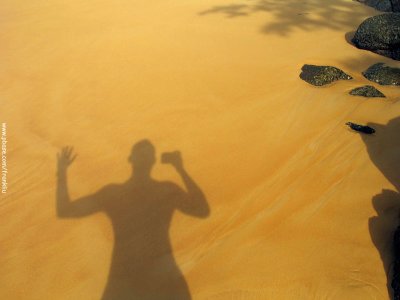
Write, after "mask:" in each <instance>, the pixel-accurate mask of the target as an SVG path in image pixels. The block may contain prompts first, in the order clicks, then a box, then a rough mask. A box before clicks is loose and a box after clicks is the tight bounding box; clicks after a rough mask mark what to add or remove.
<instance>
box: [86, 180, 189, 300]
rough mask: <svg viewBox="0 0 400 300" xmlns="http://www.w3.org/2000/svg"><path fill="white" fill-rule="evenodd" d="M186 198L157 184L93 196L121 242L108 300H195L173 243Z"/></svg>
mask: <svg viewBox="0 0 400 300" xmlns="http://www.w3.org/2000/svg"><path fill="white" fill-rule="evenodd" d="M183 195H184V192H183V190H181V189H180V188H179V187H178V186H177V185H175V184H173V183H170V182H158V181H155V180H149V181H147V182H144V183H141V184H137V183H135V182H129V181H128V182H126V183H124V184H121V185H108V186H106V187H105V188H103V189H102V190H100V191H99V192H98V193H96V194H95V195H93V199H92V200H93V201H90V202H91V203H92V205H95V206H97V207H96V208H95V207H93V208H94V210H99V211H103V212H104V213H106V214H107V215H108V217H109V218H110V220H111V222H112V227H113V231H114V238H115V242H114V249H113V254H112V262H111V267H110V272H109V277H108V282H107V286H106V288H105V291H104V294H103V297H102V299H103V300H106V299H118V300H123V299H143V300H145V299H171V300H172V299H183V300H188V299H190V294H189V290H188V287H187V284H186V281H185V279H184V277H183V275H182V273H181V271H180V270H179V268H178V267H177V265H176V263H175V259H174V257H173V255H172V248H171V243H170V238H169V226H170V223H171V219H172V216H173V213H174V210H175V209H179V206H180V202H181V201H184V196H183Z"/></svg>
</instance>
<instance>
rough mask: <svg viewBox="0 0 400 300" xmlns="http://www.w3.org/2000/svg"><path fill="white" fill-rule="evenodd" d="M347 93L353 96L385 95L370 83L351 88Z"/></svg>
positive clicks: (382, 96)
mask: <svg viewBox="0 0 400 300" xmlns="http://www.w3.org/2000/svg"><path fill="white" fill-rule="evenodd" d="M349 94H350V95H353V96H363V97H381V98H385V97H386V96H385V95H384V94H382V93H381V92H380V91H379V90H377V89H376V88H374V87H373V86H372V85H364V86H361V87H358V88H355V89H352V90H351V91H350V93H349Z"/></svg>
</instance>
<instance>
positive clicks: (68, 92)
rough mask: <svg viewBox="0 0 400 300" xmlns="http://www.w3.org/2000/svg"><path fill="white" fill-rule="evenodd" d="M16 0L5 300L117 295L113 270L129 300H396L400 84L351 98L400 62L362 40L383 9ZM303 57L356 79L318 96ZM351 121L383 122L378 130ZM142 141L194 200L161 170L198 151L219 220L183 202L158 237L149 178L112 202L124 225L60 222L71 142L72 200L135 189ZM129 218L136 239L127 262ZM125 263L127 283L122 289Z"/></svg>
mask: <svg viewBox="0 0 400 300" xmlns="http://www.w3.org/2000/svg"><path fill="white" fill-rule="evenodd" d="M1 6H2V9H1V11H0V24H1V26H0V45H1V46H0V64H1V68H0V104H1V106H0V122H6V123H7V166H8V174H7V180H8V189H7V193H6V194H1V195H0V219H1V227H0V249H1V251H0V253H1V254H0V266H1V269H0V282H1V285H0V299H40V300H42V299H74V300H75V299H85V300H86V299H101V298H102V295H103V293H104V290H105V287H106V286H107V285H110V284H109V283H110V282H111V281H110V280H111V279H113V280H114V281H113V282H118V283H116V284H115V285H114V290H115V291H118V292H120V294H118V295H117V294H115V295H114V298H113V295H108V298H107V299H116V300H119V299H185V300H186V299H189V298H190V297H191V298H192V299H297V300H298V299H339V300H343V299H388V298H389V296H388V289H387V286H386V284H387V279H386V273H385V270H384V264H383V262H382V259H383V261H385V260H386V262H385V263H386V265H387V264H388V262H389V263H390V249H389V246H388V243H389V242H390V233H391V232H392V231H393V230H394V228H395V227H396V224H397V223H396V215H397V213H396V212H397V211H396V210H395V209H393V208H395V207H398V206H400V205H399V204H398V203H400V200H399V199H400V197H399V196H398V194H397V190H398V188H397V187H398V186H399V185H397V187H396V183H398V182H400V174H398V172H396V170H398V169H399V168H398V167H400V164H399V163H400V161H399V159H397V158H396V153H399V151H400V139H399V138H398V137H399V132H400V124H399V123H400V122H399V121H398V120H396V118H397V117H398V116H399V114H400V102H398V100H399V99H400V98H399V88H396V87H378V86H377V85H375V86H377V87H378V88H379V89H380V90H381V91H382V92H383V93H385V94H386V95H387V97H388V98H387V99H386V100H382V99H367V100H366V99H364V98H361V97H354V96H350V95H348V92H349V90H351V89H352V88H354V87H357V86H360V85H364V84H370V83H369V82H368V81H367V80H366V79H365V78H364V77H363V76H362V75H361V72H362V71H364V70H365V69H366V68H367V67H368V66H370V65H371V64H373V63H376V62H386V63H388V64H390V65H392V66H396V64H397V66H398V65H399V64H398V63H396V62H394V61H392V60H390V59H386V58H383V57H380V56H378V55H376V54H373V53H370V52H367V51H362V50H358V49H356V48H355V47H353V46H352V45H351V44H350V43H349V42H348V41H347V40H349V36H350V37H351V32H352V31H354V30H355V29H356V28H357V26H358V24H360V23H361V21H362V20H364V19H365V18H367V17H369V16H372V15H374V14H377V12H376V11H374V10H373V9H371V8H368V7H365V6H362V5H361V4H359V3H357V2H353V1H350V0H336V1H334V0H327V1H317V0H305V1H295V0H288V1H280V0H248V1H247V0H237V1H235V0H202V1H200V0H190V1H187V0H186V1H183V0H166V1H154V0H149V1H132V0H130V1H128V0H112V1H104V0H96V1H94V0H86V1H78V0H70V1H62V0H54V1H45V0H31V1H22V0H3V1H2V4H1ZM346 39H347V40H346ZM306 63H308V64H317V65H333V66H336V67H339V68H341V69H343V70H344V71H345V72H347V73H348V74H350V75H352V76H353V77H354V80H351V81H341V82H337V83H334V84H332V85H329V86H326V87H321V88H317V87H314V86H311V85H309V84H307V83H305V82H304V81H302V80H300V79H299V73H300V69H301V67H302V65H303V64H306ZM346 121H353V122H357V123H362V124H366V123H375V124H379V125H375V128H376V129H377V133H376V135H375V136H364V137H363V136H360V135H359V134H357V133H354V132H352V131H350V130H349V129H348V128H347V127H346V126H345V125H344V123H345V122H346ZM389 122H390V123H389ZM143 139H147V140H149V141H150V142H151V143H152V144H153V145H154V147H155V150H156V157H157V162H156V164H155V166H154V169H153V172H152V177H153V179H154V180H158V181H169V182H172V183H174V184H173V185H172V184H171V186H175V187H176V185H178V186H179V187H180V189H181V191H182V190H184V191H186V190H187V189H186V187H185V183H184V181H183V179H182V178H181V176H180V175H179V174H178V173H177V172H176V171H175V170H174V168H173V167H172V166H171V165H169V164H162V163H161V161H160V156H161V154H162V153H163V152H168V151H174V150H179V151H180V152H181V154H182V158H183V163H184V168H185V170H186V171H187V174H189V175H190V177H191V178H192V179H193V180H194V182H195V183H196V184H197V186H198V187H199V188H200V189H201V191H202V193H204V196H205V199H203V200H205V201H206V203H203V205H204V204H205V205H207V206H208V207H209V213H205V214H204V213H203V214H196V213H186V212H185V210H184V209H183V210H179V209H176V210H173V215H172V216H171V221H170V223H168V221H165V222H164V221H163V222H164V223H163V224H164V225H162V226H164V227H163V228H161V229H162V230H161V229H160V228H159V227H157V226H158V225H154V224H158V223H160V224H162V222H161V221H160V222H158V220H161V219H162V218H164V216H163V215H161V214H162V213H163V210H162V209H161V208H160V207H163V205H164V204H160V202H157V203H154V202H151V201H152V200H153V199H152V198H151V197H149V196H148V195H152V193H154V189H153V190H152V189H150V188H149V189H148V188H145V187H143V188H142V189H140V193H141V194H140V193H139V194H138V193H136V194H135V193H134V195H135V197H136V198H135V199H139V198H140V197H142V198H140V199H139V200H138V202H135V203H136V204H135V205H136V206H132V207H133V212H132V210H131V211H129V208H130V206H129V205H128V204H126V205H125V206H122V205H121V206H119V203H125V202H122V201H123V200H121V199H122V198H120V197H119V196H118V197H117V196H116V195H115V194H113V193H112V192H110V193H109V194H110V195H111V198H113V197H114V198H113V199H112V202H110V203H112V204H111V205H112V207H113V208H112V209H113V213H114V215H113V218H114V219H111V218H110V216H109V215H107V214H106V213H104V211H103V212H102V211H101V210H100V211H97V210H96V211H95V212H93V213H90V214H87V215H85V216H79V212H77V214H76V215H73V216H71V215H68V214H67V215H63V216H60V214H58V213H57V210H56V186H57V177H56V173H57V158H56V154H57V153H58V152H59V151H60V149H61V148H62V147H63V146H66V145H71V146H73V147H74V152H75V153H77V154H78V156H77V158H76V160H75V161H74V162H73V163H72V164H71V166H70V167H69V171H68V188H69V193H70V196H71V199H72V200H74V199H77V198H80V197H83V196H86V195H91V194H93V193H96V191H98V190H102V189H103V187H105V186H108V185H110V184H113V183H114V184H117V185H118V184H122V183H124V182H126V181H127V180H128V179H129V178H130V176H131V166H130V164H129V161H128V157H129V155H130V152H131V148H132V145H134V144H135V143H136V142H138V141H140V140H143ZM383 189H385V190H391V191H382V190H383ZM111 191H112V189H111ZM164 194H165V193H164ZM121 195H122V194H121ZM123 195H126V194H123ZM137 195H139V196H137ZM168 195H169V194H168ZM170 196H171V197H172V198H173V197H174V195H172V193H171V195H170ZM121 197H123V196H121ZM171 197H170V198H171ZM150 198H151V199H150ZM167 198H168V197H166V198H165V199H167ZM170 198H168V199H170ZM163 199H164V198H163ZM140 200H142V201H140ZM118 201H120V202H118ZM135 201H136V200H135ZM203 202H204V201H203ZM149 203H153V204H154V205H152V204H149ZM163 203H164V202H163ZM127 205H128V206H127ZM110 209H111V208H110ZM171 212H172V210H171ZM121 220H122V221H123V222H122V221H121ZM130 220H131V221H132V222H136V223H129V222H130ZM163 220H164V219H163ZM165 220H167V218H166V219H165ZM112 222H113V223H112ZM114 222H120V223H119V224H122V225H121V227H120V228H119V229H118V230H119V231H118V235H119V239H121V240H122V241H123V242H122V243H125V244H124V245H129V246H126V248H124V249H125V250H121V251H122V252H120V254H121V253H122V254H123V255H122V256H121V257H123V259H125V264H122V265H118V266H117V265H115V263H114V262H113V251H115V248H116V246H115V245H116V244H117V243H116V228H115V226H116V225H113V224H114ZM124 222H125V223H124ZM157 222H158V223H157ZM131 224H141V225H137V227H135V226H131ZM113 226H114V227H113ZM124 226H126V228H130V229H129V230H128V229H124V228H125V227H124ZM160 226H161V225H160ZM156 227H157V228H156ZM132 228H133V229H132ZM152 230H153V231H152ZM154 230H160V233H159V236H158V235H154V232H155V231H154ZM161 231H162V233H161ZM148 232H150V233H152V235H151V234H148ZM139 237H140V238H139ZM138 241H140V242H138ZM151 243H154V244H151ZM162 243H164V244H162ZM169 243H170V244H169ZM144 244H146V247H144V246H143V245H144ZM152 245H153V246H154V247H152ZM168 247H170V250H171V251H162V249H167V248H168ZM113 249H114V250H113ZM160 249H161V250H160ZM158 250H159V251H158ZM124 251H125V252H124ZM150 253H151V255H150ZM380 253H381V254H380ZM381 255H382V259H381ZM112 266H114V267H115V268H116V270H117V271H121V272H120V273H119V274H130V275H126V277H125V278H123V277H120V278H116V277H115V278H110V277H112V276H111V275H110V274H111V273H110V268H111V267H112ZM138 266H140V267H138ZM122 270H124V271H123V272H126V273H123V272H122ZM128 270H129V271H128ZM129 272H130V273H129ZM179 272H180V273H181V275H183V277H182V276H181V277H180V279H179V280H176V281H174V278H175V277H176V278H178V277H179V276H178V275H179ZM132 274H134V275H132ZM174 276H175V277H174ZM161 278H163V280H164V279H166V278H168V280H171V284H169V285H168V287H165V286H163V285H162V284H161V283H160V282H161V281H160V280H161ZM179 282H180V283H179ZM118 284H120V286H119V285H118ZM185 285H186V287H185ZM130 287H135V288H137V289H138V294H135V292H136V291H135V289H134V288H132V289H131V290H129V289H130ZM139 289H140V292H139ZM185 289H187V291H188V292H189V293H190V297H189V296H188V295H186V296H185V295H184V290H185ZM147 292H148V293H147ZM103 299H106V298H105V297H104V296H103Z"/></svg>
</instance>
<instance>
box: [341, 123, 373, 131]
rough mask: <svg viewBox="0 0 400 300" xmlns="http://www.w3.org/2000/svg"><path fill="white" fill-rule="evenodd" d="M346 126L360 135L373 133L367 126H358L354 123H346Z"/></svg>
mask: <svg viewBox="0 0 400 300" xmlns="http://www.w3.org/2000/svg"><path fill="white" fill-rule="evenodd" d="M346 125H348V126H349V127H350V128H351V129H353V130H355V131H358V132H362V133H366V134H373V133H375V129H373V128H372V127H369V126H365V125H360V124H356V123H352V122H347V123H346Z"/></svg>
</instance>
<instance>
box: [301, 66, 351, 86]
mask: <svg viewBox="0 0 400 300" xmlns="http://www.w3.org/2000/svg"><path fill="white" fill-rule="evenodd" d="M300 78H301V79H303V80H304V81H307V82H308V83H310V84H312V85H316V86H322V85H325V84H329V83H332V82H334V81H336V80H339V79H343V80H350V79H353V77H351V76H349V75H347V74H346V73H344V72H343V71H342V70H340V69H338V68H335V67H331V66H315V65H304V66H303V67H302V68H301V73H300Z"/></svg>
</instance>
